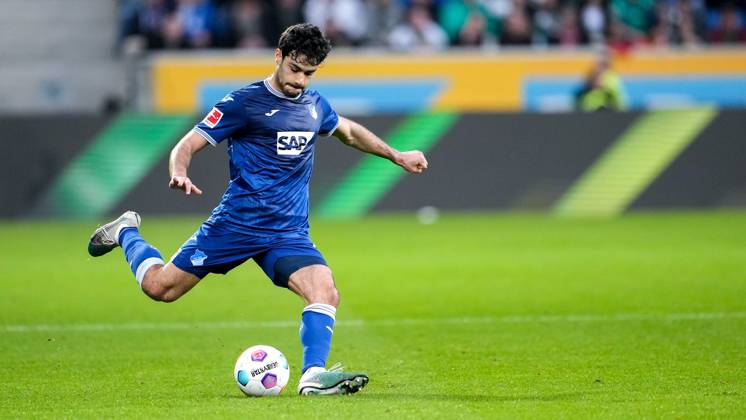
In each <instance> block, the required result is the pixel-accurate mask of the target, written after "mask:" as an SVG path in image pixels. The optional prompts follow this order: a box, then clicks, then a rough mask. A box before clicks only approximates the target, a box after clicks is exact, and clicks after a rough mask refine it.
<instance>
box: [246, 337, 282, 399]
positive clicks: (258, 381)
mask: <svg viewBox="0 0 746 420" xmlns="http://www.w3.org/2000/svg"><path fill="white" fill-rule="evenodd" d="M233 377H234V378H235V379H236V383H237V384H238V388H239V389H240V390H241V391H243V393H244V394H246V395H249V396H252V397H264V396H268V395H280V393H281V392H282V390H283V389H285V385H287V384H288V380H289V379H290V366H288V360H287V359H286V358H285V355H284V354H282V352H281V351H280V350H277V349H276V348H274V347H272V346H265V345H258V346H253V347H249V348H248V349H246V350H245V351H244V352H243V353H241V355H240V356H238V360H236V367H235V369H233Z"/></svg>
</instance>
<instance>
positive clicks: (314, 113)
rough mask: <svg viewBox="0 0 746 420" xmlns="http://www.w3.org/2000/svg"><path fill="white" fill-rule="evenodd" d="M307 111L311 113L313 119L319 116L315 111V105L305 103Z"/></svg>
mask: <svg viewBox="0 0 746 420" xmlns="http://www.w3.org/2000/svg"><path fill="white" fill-rule="evenodd" d="M307 108H308V112H310V113H311V117H312V118H313V119H314V120H315V119H317V118H319V114H317V113H316V107H315V106H314V105H307Z"/></svg>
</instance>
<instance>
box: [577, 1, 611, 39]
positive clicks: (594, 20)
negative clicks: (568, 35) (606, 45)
mask: <svg viewBox="0 0 746 420" xmlns="http://www.w3.org/2000/svg"><path fill="white" fill-rule="evenodd" d="M580 20H581V24H582V28H583V31H584V32H585V34H586V36H587V38H588V39H589V40H590V41H591V42H592V43H593V44H599V43H601V42H603V41H604V38H605V35H604V34H605V33H606V22H607V21H608V18H607V16H606V10H605V8H604V5H603V3H602V2H601V0H587V1H586V2H585V5H583V9H582V11H581V19H580Z"/></svg>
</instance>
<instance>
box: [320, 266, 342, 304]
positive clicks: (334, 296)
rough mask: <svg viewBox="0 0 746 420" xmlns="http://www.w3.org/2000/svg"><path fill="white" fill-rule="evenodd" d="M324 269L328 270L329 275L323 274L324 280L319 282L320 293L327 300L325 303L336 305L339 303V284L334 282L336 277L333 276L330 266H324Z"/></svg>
mask: <svg viewBox="0 0 746 420" xmlns="http://www.w3.org/2000/svg"><path fill="white" fill-rule="evenodd" d="M323 269H324V270H325V271H326V272H327V273H326V274H327V275H325V276H323V277H322V279H323V280H322V281H320V282H319V283H320V284H319V292H320V293H319V294H320V295H322V296H323V299H324V300H325V301H326V302H324V303H327V304H329V305H332V306H335V307H336V306H338V305H339V290H337V286H336V285H335V284H334V277H332V271H331V270H330V269H329V267H324V268H323Z"/></svg>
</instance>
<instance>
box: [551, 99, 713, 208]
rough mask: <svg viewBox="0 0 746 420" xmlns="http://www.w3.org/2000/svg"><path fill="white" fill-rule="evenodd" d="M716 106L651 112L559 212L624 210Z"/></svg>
mask: <svg viewBox="0 0 746 420" xmlns="http://www.w3.org/2000/svg"><path fill="white" fill-rule="evenodd" d="M716 115H717V111H716V110H715V109H711V108H699V109H687V110H665V111H651V112H649V113H647V114H646V115H644V116H642V117H641V118H640V119H639V120H638V121H636V122H635V123H634V124H633V125H632V126H631V127H630V128H629V129H628V130H627V131H625V132H624V134H622V136H621V137H619V139H618V140H617V141H616V142H614V144H613V145H612V146H611V147H610V148H609V149H608V150H607V151H606V152H605V153H604V154H603V155H602V156H601V157H600V158H599V159H598V160H597V161H596V163H595V164H594V165H593V166H591V167H590V168H589V169H588V170H587V171H586V173H585V174H583V176H582V177H581V178H580V179H579V180H578V181H577V182H576V183H575V184H574V185H573V186H572V187H571V188H570V190H569V191H568V192H567V193H566V194H565V195H564V196H563V197H562V198H561V199H560V201H559V202H558V204H557V205H556V207H555V213H556V214H559V215H569V216H602V217H611V216H616V215H618V214H620V213H622V212H623V211H624V210H625V209H626V208H627V207H629V205H630V204H631V203H632V202H633V201H634V200H635V199H636V198H637V197H638V196H639V195H640V194H641V193H642V192H643V191H644V190H645V189H646V188H647V187H648V186H649V185H650V184H651V183H652V182H653V181H654V180H655V179H656V178H657V177H658V176H659V175H660V174H661V173H662V172H663V171H664V170H665V169H666V168H667V167H668V166H669V165H670V164H671V162H672V161H673V160H674V159H676V157H677V156H678V155H679V154H680V153H681V152H682V151H683V150H684V149H685V148H686V147H687V146H688V145H689V144H690V143H691V142H692V140H694V139H695V138H696V137H697V135H698V134H699V133H700V132H701V131H702V130H703V129H704V128H705V127H706V126H707V125H708V124H709V123H710V122H711V121H712V119H713V118H714V117H715V116H716Z"/></svg>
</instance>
